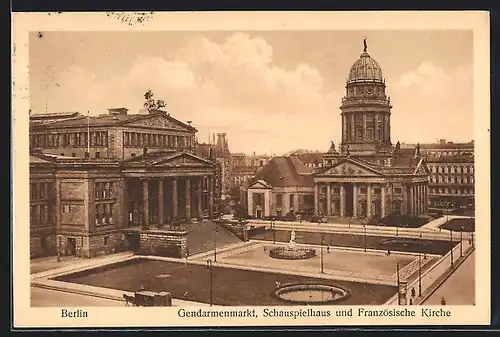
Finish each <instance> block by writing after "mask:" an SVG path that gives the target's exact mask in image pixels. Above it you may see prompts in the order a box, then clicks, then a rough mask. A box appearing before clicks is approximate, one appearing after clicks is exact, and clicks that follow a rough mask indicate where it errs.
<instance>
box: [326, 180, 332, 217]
mask: <svg viewBox="0 0 500 337" xmlns="http://www.w3.org/2000/svg"><path fill="white" fill-rule="evenodd" d="M331 215H332V187H331V184H330V183H327V184H326V216H331Z"/></svg>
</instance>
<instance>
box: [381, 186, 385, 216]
mask: <svg viewBox="0 0 500 337" xmlns="http://www.w3.org/2000/svg"><path fill="white" fill-rule="evenodd" d="M384 216H385V186H384V185H383V184H382V185H380V217H382V218H383V217H384Z"/></svg>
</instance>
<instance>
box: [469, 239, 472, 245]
mask: <svg viewBox="0 0 500 337" xmlns="http://www.w3.org/2000/svg"><path fill="white" fill-rule="evenodd" d="M469 246H472V238H469Z"/></svg>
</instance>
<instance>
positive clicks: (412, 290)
mask: <svg viewBox="0 0 500 337" xmlns="http://www.w3.org/2000/svg"><path fill="white" fill-rule="evenodd" d="M411 297H415V288H413V287H412V288H411ZM410 301H411V300H410Z"/></svg>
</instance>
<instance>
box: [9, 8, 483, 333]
mask: <svg viewBox="0 0 500 337" xmlns="http://www.w3.org/2000/svg"><path fill="white" fill-rule="evenodd" d="M49 14H50V13H49ZM163 14H164V13H163ZM229 14H230V13H225V15H226V16H227V15H229ZM335 14H336V15H335V17H337V16H338V15H340V13H335ZM378 14H381V13H378ZM422 14H424V13H422ZM457 14H458V17H459V15H460V13H457ZM462 14H463V15H465V13H462ZM33 15H34V14H33ZM71 15H77V17H75V19H72V17H71ZM92 15H93V16H98V19H99V20H96V23H99V22H101V21H102V22H109V23H110V24H111V25H112V27H115V26H116V27H120V28H119V29H109V28H108V29H105V28H104V26H103V28H99V26H98V25H97V26H95V27H94V28H92V29H91V28H87V29H81V27H83V24H84V23H85V22H87V23H89V22H90V21H85V20H86V18H88V20H90V17H91V16H92ZM155 15H160V13H150V14H133V13H132V14H124V13H121V14H120V13H100V14H83V13H82V14H67V13H62V14H52V15H47V13H45V14H44V13H40V14H37V15H35V16H34V18H35V19H36V18H38V17H41V16H44V18H43V19H40V21H37V20H33V18H32V21H31V24H30V25H29V27H30V28H29V29H27V28H24V29H23V32H22V33H23V40H22V44H25V47H23V48H24V51H25V55H24V56H23V57H24V59H23V60H22V62H24V63H22V65H21V64H19V63H18V66H19V67H22V69H23V70H22V73H19V72H18V73H17V75H18V77H17V79H13V81H17V83H15V84H13V85H14V89H16V85H19V83H20V82H19V81H20V79H21V78H22V80H23V81H24V82H23V85H22V90H21V91H14V92H15V93H17V97H14V107H13V111H14V112H13V118H14V119H15V121H14V125H15V126H16V125H17V127H18V128H19V129H18V130H19V133H18V136H17V137H16V138H15V141H16V140H17V141H18V143H17V144H14V146H15V149H16V151H17V152H18V154H17V155H18V156H21V157H23V159H22V160H23V162H22V164H20V163H21V162H17V163H18V164H19V166H21V165H22V166H23V170H24V171H26V172H25V173H24V171H23V173H22V174H21V173H19V174H16V177H15V180H16V189H15V192H16V193H19V194H20V193H21V192H22V193H23V196H22V197H21V198H20V199H17V200H16V205H15V208H18V209H17V211H16V212H15V214H19V213H22V221H20V220H15V221H14V228H15V229H14V232H15V233H14V239H13V240H14V242H15V243H16V244H17V243H18V242H19V243H20V242H21V241H22V242H23V244H22V248H16V249H17V250H16V251H15V253H14V254H18V253H19V252H20V253H19V254H22V257H21V255H16V256H15V258H14V264H15V266H21V264H22V270H20V269H19V268H21V267H15V269H16V268H17V274H16V279H15V282H17V279H19V280H20V279H23V280H22V282H23V283H22V284H23V289H21V290H18V291H19V292H22V293H23V294H24V295H25V297H26V300H23V301H24V302H23V305H22V306H23V307H25V305H27V307H26V310H38V311H37V312H43V311H39V310H48V311H47V312H48V313H50V314H47V316H53V317H52V318H47V320H48V321H53V320H59V322H60V324H61V325H62V324H64V325H68V326H72V325H77V326H86V320H88V322H90V321H91V320H92V318H94V319H96V318H97V316H98V314H96V313H93V312H100V313H102V314H99V315H107V314H106V313H110V314H109V315H110V316H111V315H112V314H111V313H117V316H122V320H123V318H124V317H127V318H129V317H130V319H131V322H132V321H134V322H135V323H134V324H137V319H135V318H133V316H137V315H143V314H141V313H140V312H143V313H146V312H149V311H147V310H148V309H147V308H151V307H156V309H155V310H159V309H158V308H157V307H164V308H163V310H165V312H166V313H167V312H168V313H169V314H168V316H172V317H173V316H175V317H174V318H175V321H176V322H177V323H176V324H181V325H186V324H187V325H199V324H200V322H207V321H209V320H214V319H219V320H217V321H215V323H217V322H218V323H217V324H218V325H220V324H221V323H220V322H221V320H222V321H225V320H230V319H235V320H240V321H241V320H243V321H244V322H245V325H277V324H285V325H286V324H297V322H300V323H302V324H305V325H307V324H312V323H310V322H308V319H313V320H315V322H316V324H318V322H322V323H319V324H337V323H335V322H334V321H337V322H340V321H341V320H342V319H350V320H348V321H346V322H349V323H346V324H364V323H366V319H371V320H373V317H377V319H395V321H393V320H391V321H390V322H391V323H389V324H391V325H392V324H394V325H396V324H399V323H398V322H397V319H398V318H399V317H401V319H402V320H401V321H402V322H413V323H412V324H416V322H417V321H416V320H415V321H411V319H412V317H413V318H415V317H416V318H415V319H418V322H420V324H425V325H430V324H448V323H444V322H446V321H447V320H450V321H453V319H458V317H459V316H460V315H461V317H467V314H469V316H470V317H469V319H470V320H471V321H473V322H476V324H478V323H477V322H478V320H481V322H487V321H486V320H487V319H489V317H485V316H484V315H480V313H485V312H487V313H489V297H488V296H489V293H488V294H486V296H483V295H481V294H480V293H479V292H478V291H480V289H482V290H483V291H487V290H488V291H489V285H488V286H487V287H486V288H485V287H484V283H485V282H489V277H488V275H489V270H487V269H488V268H489V263H488V265H484V266H483V267H479V266H478V263H482V262H481V261H485V262H486V261H488V259H489V256H486V255H488V254H489V227H490V223H489V215H488V213H489V209H487V208H488V206H487V205H489V186H488V184H489V183H488V181H489V162H488V160H489V154H488V153H489V143H487V142H489V140H488V137H489V134H488V133H486V135H485V132H486V129H488V128H489V121H488V120H487V118H489V110H488V107H489V102H488V101H487V99H489V82H488V81H489V80H488V77H487V76H488V69H487V68H486V70H478V62H481V61H478V51H480V50H482V49H484V48H489V47H488V46H489V45H488V43H489V42H488V41H489V38H488V36H487V35H486V34H487V30H488V29H489V28H488V15H487V14H484V13H480V12H479V13H470V15H471V17H473V18H475V19H476V21H475V22H476V23H477V22H479V23H481V24H479V26H480V27H481V31H480V33H481V34H483V35H484V36H483V38H482V40H480V41H483V42H481V43H485V44H484V45H481V46H479V47H478V41H479V40H478V39H479V37H478V36H479V35H478V33H477V32H476V31H474V27H470V26H467V24H468V23H470V22H472V21H473V20H465V19H464V23H463V24H464V27H463V28H460V27H456V28H453V27H452V28H449V29H444V26H439V25H434V26H432V22H433V20H431V18H430V19H429V27H422V26H421V27H416V28H412V27H411V25H410V24H408V23H407V24H406V26H403V24H401V25H402V26H400V27H398V26H397V25H394V26H391V25H390V24H388V25H387V26H383V25H382V24H381V23H380V22H384V21H387V20H384V18H383V17H382V16H377V15H374V14H371V15H373V17H374V18H375V19H374V20H375V21H374V22H375V23H371V24H370V23H367V24H366V28H365V27H362V26H361V27H356V25H355V24H354V23H355V22H353V21H352V20H351V19H349V18H348V17H347V16H346V21H345V22H346V23H345V24H342V23H341V21H337V24H336V25H334V26H332V27H328V26H325V27H322V26H321V24H320V23H322V22H327V23H328V22H330V23H331V21H333V20H335V19H329V20H328V19H325V18H324V17H323V16H319V19H318V20H317V21H316V24H317V25H318V26H317V27H315V26H314V24H315V19H314V16H312V14H307V13H303V14H302V15H303V18H304V20H305V19H308V20H309V21H308V22H309V23H310V25H311V26H310V28H308V29H307V28H305V26H301V25H298V26H297V27H294V28H291V29H286V28H283V27H281V28H280V25H279V24H278V23H276V24H274V25H266V24H262V26H259V24H258V23H256V22H253V23H252V24H250V22H252V21H253V20H254V19H255V18H257V17H258V14H257V13H255V14H253V13H252V14H250V13H247V14H246V15H247V16H248V20H246V21H245V20H243V21H242V22H243V23H242V25H243V26H244V27H242V28H241V29H240V28H238V27H239V25H238V24H235V23H234V22H232V21H231V22H226V24H225V25H223V26H224V27H223V28H222V27H219V28H217V25H213V28H211V25H210V24H208V22H209V21H207V24H206V25H205V26H204V27H205V28H204V29H201V28H196V27H200V26H190V25H188V24H186V26H185V27H184V28H183V26H177V29H175V28H172V27H175V26H174V24H172V22H171V23H170V26H168V28H167V27H166V26H165V28H164V29H161V27H162V20H160V17H157V16H155ZM211 15H212V17H214V19H213V20H212V21H214V20H215V21H216V13H205V14H204V16H205V17H210V16H211ZM234 15H235V18H236V17H238V16H237V15H236V14H234ZM240 15H243V14H240ZM268 15H270V13H268ZM295 15H297V14H295ZM330 15H334V14H330ZM351 15H352V14H351ZM386 15H389V14H386ZM393 15H394V16H395V17H398V14H397V13H395V14H393ZM401 15H403V13H401ZM415 15H416V14H415ZM442 15H443V16H445V14H444V13H443V14H442ZM167 17H168V16H167ZM188 17H189V16H188ZM430 17H432V18H435V16H431V15H430ZM18 18H19V22H27V21H28V17H24V18H23V17H22V15H19V17H18ZM252 18H253V19H252ZM269 18H270V16H263V17H262V19H263V21H262V22H266V20H265V19H269ZM286 18H287V16H286V14H284V15H283V20H286ZM294 18H296V16H293V17H292V18H291V19H290V20H289V22H290V21H291V22H293V21H294V20H293V19H294ZM417 18H418V16H417ZM443 18H444V19H443V20H454V21H455V22H456V21H460V20H457V19H456V18H454V15H453V14H450V13H448V16H447V17H443ZM467 18H469V17H467ZM63 19H65V20H64V22H65V23H64V25H63V24H62V23H61V25H60V26H59V25H58V22H59V21H58V20H63ZM76 19H78V20H76ZM172 19H173V22H174V23H176V22H182V20H181V19H180V18H177V19H176V18H175V16H174V17H173V18H172ZM184 19H186V18H185V17H184ZM155 20H156V22H157V23H156V25H155V26H154V28H152V29H147V27H148V24H152V22H154V21H155ZM191 20H193V21H196V15H193V18H192V19H191ZM14 21H15V20H14ZM72 21H73V23H75V22H77V24H76V26H75V28H74V29H70V28H68V27H69V25H70V24H71V22H72ZM158 21H159V22H158ZM212 21H210V22H212ZM267 21H269V20H267ZM389 21H390V20H389ZM421 21H423V22H425V20H420V21H419V20H416V22H421ZM61 22H62V21H61ZM318 22H319V24H318ZM339 22H340V23H339ZM436 22H440V21H439V20H437V21H436ZM376 23H379V26H376ZM37 24H39V25H40V28H36V27H37ZM78 24H79V25H78ZM231 25H232V26H231ZM455 25H456V23H455ZM18 27H20V26H18ZM33 27H35V28H33ZM48 27H51V28H48ZM65 27H66V28H65ZM252 27H253V28H252ZM272 27H274V28H272ZM289 27H290V26H289ZM14 28H16V25H15V24H14ZM19 31H20V30H19ZM15 41H16V40H15V39H14V42H15ZM19 45H21V43H19ZM13 53H15V54H16V53H17V54H16V55H14V56H13V62H14V63H16V60H20V57H21V56H20V54H19V53H20V48H17V46H16V44H15V43H14V51H13ZM488 57H489V53H488ZM487 60H489V59H487ZM18 62H20V61H18ZM483 65H484V66H487V64H483ZM15 69H16V68H14V70H15ZM14 74H16V72H15V71H14ZM478 83H481V85H482V87H479V86H478ZM481 88H482V89H481ZM478 89H479V91H478ZM481 91H482V92H486V94H487V95H486V96H484V95H482V96H478V92H481ZM14 96H16V95H14ZM478 97H481V99H483V100H484V102H482V105H479V104H478V102H477V101H478ZM484 97H486V100H485V99H484ZM18 100H20V101H22V103H20V104H17V105H16V102H17V101H18ZM478 106H480V107H481V108H482V109H484V110H481V111H479V110H478ZM21 116H22V117H21ZM478 121H482V122H478ZM21 125H22V127H21ZM21 130H22V131H21ZM478 130H479V132H482V133H479V132H478ZM488 130H489V129H488ZM485 137H486V142H485V141H484V139H485ZM478 142H479V143H480V145H481V147H480V148H479V147H478ZM21 148H22V150H21ZM19 151H22V154H19ZM479 152H484V153H483V154H482V155H481V154H480V153H479ZM477 158H480V159H482V160H483V161H482V162H481V161H478V159H477ZM484 160H486V161H484ZM14 163H15V164H16V161H14ZM14 170H15V171H16V173H17V172H21V171H17V170H16V167H15V166H14ZM481 177H482V178H481ZM481 179H482V182H481V184H482V187H480V186H479V184H478V181H479V180H481ZM481 188H482V190H481ZM21 190H22V191H21ZM479 190H481V191H482V192H481V193H479V192H478V191H479ZM479 203H482V206H480V205H478V204H479ZM21 207H22V210H21V209H20V208H21ZM481 207H482V213H481V214H482V215H479V214H480V212H481V209H480V208H481ZM485 207H486V209H484V208H485ZM476 215H477V216H476ZM476 217H477V218H478V226H477V227H476ZM16 219H20V218H19V217H17V218H16ZM476 228H477V230H476ZM20 245H21V244H20ZM485 254H486V255H485ZM16 259H17V262H16ZM21 259H22V262H21ZM480 274H481V275H480ZM19 287H21V285H20V284H19ZM24 287H25V288H24ZM478 289H479V290H478ZM485 298H486V299H487V301H488V302H485ZM452 309H453V310H454V309H456V310H461V311H460V314H459V313H455V312H454V311H453V310H452ZM476 309H477V310H478V311H477V312H478V313H477V315H476V316H477V317H475V315H473V313H474V312H476V311H475V310H476ZM19 310H20V309H19ZM99 310H105V311H99ZM167 310H168V311H167ZM26 312H27V311H26ZM154 313H155V315H156V314H157V313H158V312H157V311H155V312H154ZM17 315H18V316H23V312H21V311H18V312H17ZM25 315H26V316H28V315H27V314H26V313H25ZM31 315H35V314H30V316H31ZM124 315H126V316H124ZM129 315H130V316H129ZM488 315H489V314H488ZM92 316H93V317H92ZM159 316H160V317H161V316H162V314H159ZM29 318H32V317H24V318H23V319H22V321H29ZM19 319H20V320H21V318H19ZM117 319H119V318H117ZM144 319H145V320H146V318H144ZM252 319H253V321H252ZM289 319H290V320H291V321H289ZM408 319H410V320H408ZM266 320H267V321H266ZM36 321H37V322H39V323H37V324H41V323H40V322H41V321H40V318H38V319H37V320H36ZM42 321H43V320H42ZM112 321H113V322H116V320H112ZM280 321H281V323H280ZM148 322H151V321H148ZM235 322H236V321H235ZM384 322H386V323H387V321H384ZM455 322H457V321H455ZM123 323H124V324H126V322H123ZM99 324H100V325H105V324H106V323H105V318H104V317H103V316H101V317H100V323H99ZM148 324H149V323H148ZM203 324H204V323H203ZM211 324H214V322H212V323H211ZM235 324H236V323H235ZM90 325H91V324H90V323H89V326H90Z"/></svg>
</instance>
